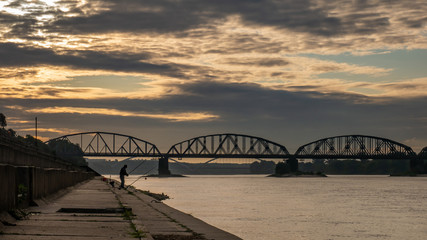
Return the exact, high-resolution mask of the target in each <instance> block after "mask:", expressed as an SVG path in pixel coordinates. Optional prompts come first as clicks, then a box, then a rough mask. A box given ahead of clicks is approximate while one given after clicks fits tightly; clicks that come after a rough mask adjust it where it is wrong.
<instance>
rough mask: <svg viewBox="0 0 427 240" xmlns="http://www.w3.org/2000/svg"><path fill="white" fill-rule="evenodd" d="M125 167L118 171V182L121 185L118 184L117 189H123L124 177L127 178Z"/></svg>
mask: <svg viewBox="0 0 427 240" xmlns="http://www.w3.org/2000/svg"><path fill="white" fill-rule="evenodd" d="M127 167H128V165H126V164H125V165H124V166H123V167H122V169H120V182H121V184H120V187H119V189H122V188H125V175H126V176H129V174H128V173H127V172H126V168H127Z"/></svg>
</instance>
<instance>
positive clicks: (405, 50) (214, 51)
mask: <svg viewBox="0 0 427 240" xmlns="http://www.w3.org/2000/svg"><path fill="white" fill-rule="evenodd" d="M426 12H427V4H426V2H425V0H411V1H402V0H339V1H334V0H233V1H230V0H144V1H137V0H121V1H116V0H101V1H84V0H82V1H80V0H64V1H55V0H51V1H27V0H17V1H0V83H1V85H0V112H3V113H4V114H5V115H6V116H7V120H8V127H11V128H14V129H15V130H17V131H18V133H19V134H21V135H25V134H28V133H31V134H33V133H34V118H35V117H36V116H37V117H38V120H39V136H41V138H42V139H44V140H47V139H49V138H52V137H58V136H61V135H65V134H70V133H77V132H85V131H109V132H117V133H122V134H128V135H132V136H135V137H138V138H142V139H145V140H147V141H149V142H152V143H154V144H156V145H157V146H158V147H159V148H160V150H162V151H167V149H168V148H169V147H170V146H171V145H172V144H174V143H176V142H179V141H182V140H185V139H188V138H192V137H196V136H201V135H207V134H215V133H226V132H231V133H241V134H248V135H254V136H259V137H263V138H266V139H269V140H271V141H275V142H278V143H280V144H283V145H285V146H286V147H287V148H288V149H289V151H290V152H293V151H295V150H296V149H297V147H298V146H300V145H303V144H305V143H308V142H311V141H314V140H317V139H320V138H325V137H332V136H337V135H347V134H363V135H371V136H379V137H385V138H389V139H392V140H395V141H398V142H401V143H404V144H406V145H409V146H411V147H412V148H413V149H414V150H415V151H416V152H419V151H420V150H421V148H423V147H425V146H427V65H426V63H427V16H426Z"/></svg>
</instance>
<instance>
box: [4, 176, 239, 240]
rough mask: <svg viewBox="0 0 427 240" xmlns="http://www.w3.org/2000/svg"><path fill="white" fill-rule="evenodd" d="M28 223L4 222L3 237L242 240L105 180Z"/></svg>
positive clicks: (38, 210) (52, 204) (72, 192)
mask: <svg viewBox="0 0 427 240" xmlns="http://www.w3.org/2000/svg"><path fill="white" fill-rule="evenodd" d="M29 212H33V214H31V215H30V216H29V217H28V219H26V220H22V221H16V222H11V224H9V225H13V224H16V226H2V225H1V224H0V231H1V233H2V234H0V239H15V240H20V239H36V240H38V239H48V240H49V239H79V240H86V239H96V240H97V239H135V238H137V239H154V240H166V239H176V240H193V239H200V240H202V239H224V240H234V239H236V240H237V239H240V238H238V237H236V236H234V235H232V234H230V233H227V232H225V231H223V230H221V229H218V228H216V227H213V226H211V225H209V224H207V223H205V222H203V221H201V220H199V219H196V218H194V217H192V216H191V215H188V214H185V213H182V212H180V211H178V210H176V209H174V208H171V207H169V206H167V205H165V204H163V203H161V202H159V201H157V200H155V199H154V198H152V197H150V196H147V195H145V194H143V193H141V192H139V191H136V190H134V189H133V190H124V189H122V190H119V189H117V188H113V187H112V186H111V185H109V184H108V183H107V182H104V181H102V180H101V177H96V178H95V179H92V180H89V181H86V182H84V183H83V184H79V185H76V186H75V187H72V188H69V191H68V192H67V193H66V194H65V195H63V196H61V197H59V198H56V199H51V200H50V201H48V203H47V204H46V205H42V206H39V207H32V208H30V209H29Z"/></svg>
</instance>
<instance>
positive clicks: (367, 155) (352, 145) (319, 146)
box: [295, 135, 417, 159]
mask: <svg viewBox="0 0 427 240" xmlns="http://www.w3.org/2000/svg"><path fill="white" fill-rule="evenodd" d="M416 155H417V154H416V153H415V152H414V151H413V150H412V148H410V147H408V146H406V145H404V144H401V143H398V142H395V141H392V140H389V139H386V138H379V137H373V136H364V135H345V136H336V137H330V138H324V139H320V140H317V141H314V142H311V143H308V144H306V145H303V146H301V147H299V148H298V150H297V151H296V152H295V157H296V158H311V159H411V158H414V157H416Z"/></svg>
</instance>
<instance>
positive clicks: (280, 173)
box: [267, 158, 327, 178]
mask: <svg viewBox="0 0 427 240" xmlns="http://www.w3.org/2000/svg"><path fill="white" fill-rule="evenodd" d="M267 177H280V178H285V177H327V176H326V174H324V173H322V172H316V173H314V172H303V171H299V170H298V160H297V159H295V158H291V159H288V160H286V161H284V162H279V163H277V165H276V169H275V173H274V174H271V175H268V176H267Z"/></svg>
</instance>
